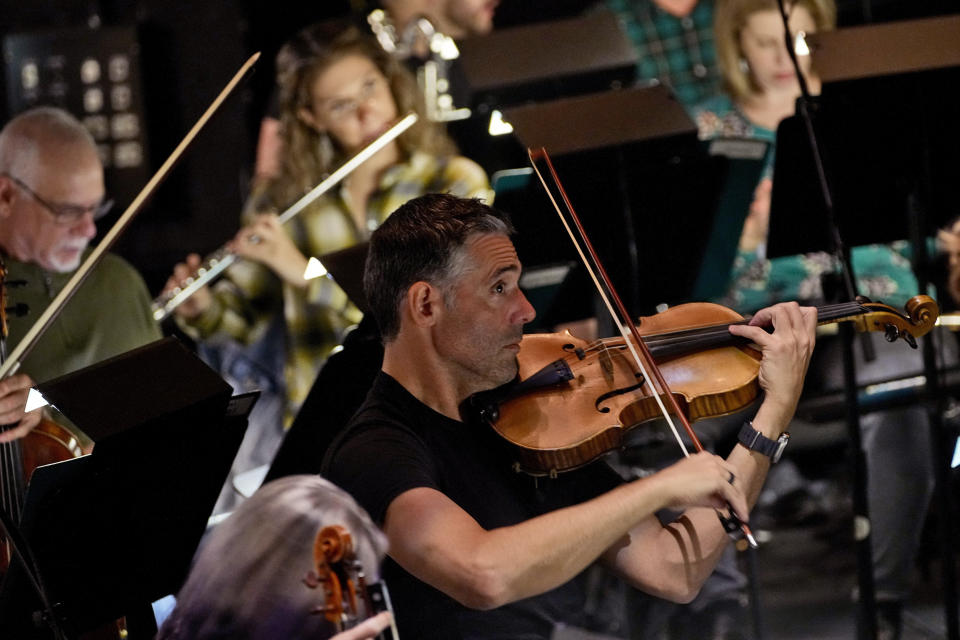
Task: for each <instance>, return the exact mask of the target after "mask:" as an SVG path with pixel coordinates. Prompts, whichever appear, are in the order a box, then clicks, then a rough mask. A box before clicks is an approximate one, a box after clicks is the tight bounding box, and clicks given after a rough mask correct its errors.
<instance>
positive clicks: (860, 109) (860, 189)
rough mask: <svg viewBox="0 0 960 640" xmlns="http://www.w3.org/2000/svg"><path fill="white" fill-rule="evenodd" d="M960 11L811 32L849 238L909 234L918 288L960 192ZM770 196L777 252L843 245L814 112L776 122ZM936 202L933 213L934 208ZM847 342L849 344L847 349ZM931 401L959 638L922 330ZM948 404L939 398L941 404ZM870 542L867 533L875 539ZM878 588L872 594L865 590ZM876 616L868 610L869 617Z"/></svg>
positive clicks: (851, 398) (940, 435)
mask: <svg viewBox="0 0 960 640" xmlns="http://www.w3.org/2000/svg"><path fill="white" fill-rule="evenodd" d="M958 31H960V16H948V17H944V18H932V19H924V20H915V21H909V22H901V23H891V24H882V25H872V26H865V27H856V28H852V29H841V30H839V31H836V32H831V33H823V34H817V35H816V36H811V41H810V46H811V50H812V54H813V56H814V58H813V63H814V65H815V67H816V68H817V69H818V70H820V72H821V74H822V79H823V80H824V86H823V92H822V95H821V96H820V98H819V99H818V100H817V101H816V102H815V103H814V104H813V105H812V107H811V109H810V111H811V112H812V114H813V116H812V118H811V120H812V123H813V129H814V130H815V131H816V133H817V139H818V144H819V146H820V149H821V156H822V158H823V168H824V172H825V174H826V176H827V177H828V179H829V184H830V186H831V195H832V197H833V202H834V211H835V212H836V220H837V226H838V231H839V234H840V237H841V238H842V239H843V242H844V244H845V245H846V246H848V247H849V246H853V245H862V244H869V243H874V242H890V241H893V240H900V239H905V238H909V239H910V240H911V241H912V243H913V250H914V271H915V273H916V275H917V280H918V284H919V289H920V291H919V292H923V291H925V290H926V285H927V283H928V282H929V281H930V279H931V278H930V277H929V275H928V273H927V272H928V269H929V267H928V260H927V248H926V247H927V245H926V238H927V237H929V236H930V235H931V234H932V233H933V231H934V230H935V229H936V228H938V227H940V226H942V225H943V224H944V223H945V222H946V219H944V218H943V214H944V213H946V212H951V211H952V210H953V203H955V202H956V199H957V197H958V195H960V187H958V183H957V181H956V175H957V173H958V171H960V151H958V149H957V145H956V141H957V140H958V139H960V125H958V124H957V122H956V116H955V113H954V111H955V108H954V104H955V97H954V94H955V86H956V84H957V82H958V80H960V69H958V68H957V67H958V66H960V43H958V40H957V38H956V34H957V33H958ZM777 147H778V148H777V158H776V171H775V173H776V175H777V179H776V180H775V181H774V187H773V196H772V202H771V217H770V240H769V243H768V255H769V256H771V257H775V256H783V255H793V254H796V253H803V252H807V251H816V250H828V251H833V250H834V243H833V241H832V240H831V238H832V232H831V231H830V229H831V227H832V222H831V221H830V220H829V219H828V218H829V215H828V210H827V208H826V207H825V205H824V201H823V198H822V195H820V194H821V193H822V189H821V186H820V181H819V178H818V176H817V173H816V170H815V167H816V165H815V164H814V156H813V154H812V152H811V150H810V149H811V147H810V140H809V135H808V133H807V130H806V122H804V121H803V120H801V119H800V118H799V117H793V118H788V119H787V120H784V121H783V122H782V123H781V125H780V127H779V129H778V132H777ZM927 211H930V212H938V214H937V215H933V216H929V215H926V212H927ZM845 348H846V349H847V350H848V352H849V348H848V347H845ZM923 348H924V364H925V367H924V368H925V373H926V378H927V381H928V388H927V398H926V404H927V410H928V415H929V418H930V424H931V430H932V432H933V440H934V443H935V445H934V458H935V460H934V469H935V472H936V474H937V485H938V492H939V494H940V499H939V500H938V501H937V502H938V504H939V507H940V514H939V515H940V521H941V540H942V545H941V548H942V555H943V558H942V563H943V582H944V609H945V613H946V621H947V625H946V626H947V629H948V635H949V637H950V638H952V639H956V638H958V637H960V628H958V622H957V592H956V577H955V575H954V571H955V570H954V566H953V563H954V560H953V558H954V552H953V548H952V540H953V536H954V534H953V524H952V520H953V518H952V514H951V509H950V504H949V499H948V496H947V487H948V486H949V471H948V470H949V443H946V442H945V432H944V428H943V423H942V417H941V416H942V408H943V407H942V394H940V393H939V391H938V387H939V381H938V374H937V368H936V364H935V357H934V353H933V346H932V342H931V341H930V340H923ZM849 379H850V380H851V381H850V382H848V387H849V388H848V389H847V394H848V395H847V406H848V422H849V424H850V426H851V428H850V437H851V446H852V448H853V449H854V451H853V455H854V456H857V457H858V459H857V460H855V464H854V468H855V469H857V470H858V471H857V472H856V473H855V476H856V480H855V495H854V501H855V510H856V512H857V513H858V514H865V513H866V511H865V510H862V509H861V507H862V508H863V509H865V504H866V503H865V489H864V487H863V486H862V485H863V472H862V468H863V466H862V465H863V461H862V457H861V456H860V452H859V428H858V426H854V425H858V424H859V421H858V418H857V416H856V406H857V403H856V385H855V383H853V382H852V373H851V376H850V377H849ZM934 405H938V406H934ZM865 540H866V541H867V542H869V539H868V538H867V539H865ZM863 546H864V545H860V544H858V564H859V566H860V584H861V598H862V601H861V607H862V611H861V623H862V624H863V625H864V626H862V627H861V631H862V632H863V631H864V630H869V629H871V628H872V617H873V611H868V610H869V609H871V608H872V603H873V593H872V586H873V583H872V562H871V558H870V553H869V548H867V549H864V548H862V547H863ZM867 587H869V593H867ZM868 617H869V620H866V618H868Z"/></svg>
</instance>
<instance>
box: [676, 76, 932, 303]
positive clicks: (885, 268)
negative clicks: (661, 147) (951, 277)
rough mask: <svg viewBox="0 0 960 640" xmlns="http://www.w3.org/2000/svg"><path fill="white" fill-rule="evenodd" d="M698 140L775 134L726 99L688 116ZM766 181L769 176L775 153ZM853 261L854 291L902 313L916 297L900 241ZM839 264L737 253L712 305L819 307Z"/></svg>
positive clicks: (759, 251)
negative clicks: (824, 279) (824, 280)
mask: <svg viewBox="0 0 960 640" xmlns="http://www.w3.org/2000/svg"><path fill="white" fill-rule="evenodd" d="M691 115H692V117H693V119H694V121H695V122H696V123H697V128H698V129H699V135H700V138H701V139H704V140H708V139H711V138H720V137H723V138H749V139H754V140H764V141H766V142H769V143H771V144H774V143H776V132H774V131H771V130H770V129H765V128H763V127H758V126H757V125H755V124H753V123H752V122H750V121H749V120H748V119H747V117H746V116H745V115H744V114H743V113H742V112H741V111H740V110H739V109H738V108H737V106H736V105H735V104H734V103H733V101H732V100H731V99H730V98H729V97H728V96H726V95H718V96H715V97H713V98H709V99H708V100H705V101H704V102H701V103H700V104H699V105H697V107H695V108H694V109H693V110H692V113H691ZM769 158H770V159H769V163H768V165H767V168H766V169H765V171H764V176H765V177H769V176H772V175H773V154H772V153H771V154H770V155H769ZM851 261H852V263H853V272H854V275H855V279H856V284H857V290H858V291H859V293H860V294H861V295H865V296H867V297H869V298H871V299H872V300H875V301H881V302H884V303H886V304H889V305H891V306H894V307H897V308H901V307H902V306H903V305H904V304H905V303H906V301H907V300H908V299H909V298H910V297H912V296H915V295H917V294H918V293H920V291H919V290H918V287H917V280H916V278H915V277H914V275H913V270H912V269H911V266H910V245H909V243H908V242H907V241H905V240H901V241H897V242H894V243H891V244H874V245H866V246H862V247H854V248H853V250H852V251H851ZM838 270H839V264H838V262H837V260H836V259H835V258H834V256H832V255H830V254H827V253H819V252H818V253H807V254H803V255H795V256H784V257H780V258H773V259H771V260H768V259H767V257H766V245H765V243H761V244H760V245H759V246H758V247H757V248H756V250H754V251H744V250H742V249H738V251H737V256H736V258H735V260H734V263H733V269H732V271H731V274H730V286H729V288H728V290H727V292H726V293H725V294H724V295H722V296H720V297H719V298H718V299H717V300H715V302H718V303H720V304H723V305H726V306H728V307H731V308H733V309H735V310H737V311H738V312H740V313H743V314H747V313H753V312H754V311H757V310H758V309H762V308H763V307H766V306H769V305H771V304H774V303H777V302H783V301H787V300H797V301H799V302H805V303H809V304H820V303H822V302H823V289H822V286H821V276H822V275H823V274H825V273H836V272H838Z"/></svg>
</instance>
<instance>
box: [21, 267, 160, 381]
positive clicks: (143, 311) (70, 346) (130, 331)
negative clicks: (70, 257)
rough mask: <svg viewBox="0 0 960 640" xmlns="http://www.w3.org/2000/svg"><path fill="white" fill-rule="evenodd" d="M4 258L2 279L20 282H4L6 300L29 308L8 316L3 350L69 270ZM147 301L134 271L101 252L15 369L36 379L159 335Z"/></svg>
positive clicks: (47, 301)
mask: <svg viewBox="0 0 960 640" xmlns="http://www.w3.org/2000/svg"><path fill="white" fill-rule="evenodd" d="M89 252H90V250H87V252H86V253H85V254H84V259H86V257H87V255H88V254H89ZM4 262H5V263H6V267H7V270H8V273H7V281H8V282H14V281H17V280H22V281H25V283H26V284H25V285H24V286H18V287H8V289H7V298H8V302H7V304H8V306H11V305H17V304H21V303H22V304H26V305H27V307H28V309H29V311H28V313H27V314H26V315H25V316H22V317H9V318H8V326H9V329H10V335H9V336H8V338H7V353H8V354H9V353H12V351H13V349H14V348H15V347H16V346H17V344H18V343H19V342H20V340H21V339H22V338H23V336H24V335H26V333H27V332H28V331H29V330H30V328H31V327H32V326H33V324H34V322H36V320H37V319H38V318H39V317H40V316H41V315H42V314H43V312H44V311H45V310H46V309H47V307H48V306H49V305H50V303H51V302H52V301H53V299H54V298H55V297H56V296H57V294H59V293H60V291H61V290H62V289H63V287H64V285H66V284H67V281H69V280H70V278H71V277H73V273H72V272H71V273H53V272H50V271H46V270H45V269H43V268H41V267H39V266H37V265H35V264H27V263H23V262H19V261H17V260H13V259H11V258H4ZM150 303H151V301H150V295H149V294H148V293H147V287H146V285H145V284H144V282H143V278H141V277H140V274H139V273H137V271H136V270H135V269H134V268H133V267H132V266H130V265H129V264H128V263H127V262H126V261H125V260H123V259H122V258H120V257H119V256H115V255H112V254H106V255H105V256H104V257H103V259H102V260H101V261H100V264H98V265H97V267H96V268H95V269H94V270H93V271H92V272H91V273H90V275H89V276H88V277H87V279H86V280H85V281H84V282H83V284H81V285H80V287H79V288H78V289H77V291H76V293H74V295H73V297H72V298H71V299H70V300H69V301H68V302H67V304H66V305H65V306H64V307H63V310H62V311H61V312H60V315H59V316H57V318H56V319H55V320H54V321H53V323H52V324H51V325H50V326H49V327H48V328H47V330H46V331H45V332H44V333H43V334H42V335H41V336H40V339H39V341H38V342H37V344H36V345H35V346H34V348H33V349H32V350H31V351H30V352H29V353H28V354H27V357H26V358H25V359H24V360H23V363H22V365H21V366H20V369H19V373H26V374H29V375H30V377H32V378H33V379H34V380H35V381H36V382H38V383H40V382H46V381H47V380H51V379H53V378H57V377H59V376H62V375H64V374H67V373H71V372H73V371H76V370H78V369H82V368H84V367H87V366H89V365H92V364H96V363H98V362H100V361H102V360H106V359H107V358H111V357H113V356H116V355H120V354H121V353H125V352H127V351H130V350H131V349H135V348H137V347H141V346H143V345H145V344H147V343H150V342H153V341H154V340H159V339H160V338H161V337H162V336H161V334H160V328H159V327H158V326H157V323H156V322H154V320H153V316H152V314H151V312H150Z"/></svg>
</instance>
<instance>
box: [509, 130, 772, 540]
mask: <svg viewBox="0 0 960 640" xmlns="http://www.w3.org/2000/svg"><path fill="white" fill-rule="evenodd" d="M527 154H528V155H529V157H530V164H531V165H533V170H534V171H535V172H536V174H537V177H538V178H540V182H541V184H543V188H544V189H545V190H546V192H547V197H549V198H550V202H551V203H552V204H553V207H554V209H556V211H557V215H559V216H560V221H561V222H562V223H563V227H564V228H565V229H566V230H567V233H568V234H569V236H570V240H571V241H572V242H573V245H574V248H576V250H577V253H578V254H579V255H580V259H581V261H582V262H583V265H584V267H586V269H587V272H588V274H589V275H590V279H591V280H592V281H593V284H594V286H596V288H597V292H598V293H599V294H600V297H601V299H602V300H603V302H604V304H605V305H606V307H607V311H609V313H610V317H611V318H612V319H613V321H614V323H616V325H617V328H618V330H619V331H620V334H621V335H622V336H623V339H624V342H625V343H626V345H627V348H628V349H629V350H630V354H631V355H632V356H633V359H634V361H635V362H636V364H637V367H638V368H639V369H640V373H641V375H643V377H644V380H645V381H646V382H647V383H648V384H650V385H651V388H652V390H653V395H654V398H656V401H657V405H658V406H659V407H660V412H661V413H662V414H663V417H664V419H665V420H666V421H667V424H668V425H669V426H670V430H671V431H673V435H674V437H675V438H676V439H677V443H678V444H679V445H680V449H681V451H683V455H684V456H687V457H689V455H690V452H689V451H688V450H687V447H686V445H684V443H683V440H682V439H681V438H680V432H679V431H678V430H677V427H676V425H675V424H674V422H673V419H672V418H671V415H670V411H668V410H667V407H666V406H665V405H664V403H663V399H662V396H666V398H667V402H668V404H669V405H670V409H671V410H672V412H673V415H675V416H676V417H677V419H678V420H679V421H680V424H681V425H682V426H683V428H684V430H685V431H686V433H687V435H688V436H689V437H690V441H691V442H692V443H693V446H694V448H695V449H696V450H697V451H698V452H699V451H703V444H701V443H700V439H699V438H697V435H696V433H694V431H693V427H691V426H690V421H689V420H687V416H686V415H685V414H684V413H683V411H682V410H681V409H680V405H679V404H678V403H677V399H676V398H675V397H674V395H673V393H671V391H670V387H669V385H667V382H666V380H664V378H663V375H662V374H661V373H660V369H659V368H658V367H657V365H656V363H655V362H654V359H653V356H651V355H650V351H649V350H648V349H647V345H646V344H645V343H644V341H643V339H642V338H641V337H640V332H639V331H638V330H637V326H636V324H634V322H633V319H632V318H631V317H630V314H629V312H628V311H627V308H626V306H625V305H624V304H623V300H622V299H621V298H620V296H619V295H618V294H617V290H616V289H615V288H614V286H613V282H612V281H611V280H610V277H609V276H608V275H607V271H606V269H604V267H603V263H602V262H601V261H600V258H599V256H597V253H596V251H595V250H594V248H593V243H592V242H590V238H589V236H588V235H587V232H586V230H585V229H584V228H583V225H582V224H581V222H580V217H579V216H578V215H577V212H576V211H575V210H574V208H573V205H572V204H571V202H570V199H569V198H568V197H567V193H566V191H565V190H564V188H563V185H562V184H561V183H560V178H559V176H558V175H557V172H556V170H555V169H554V168H553V162H552V161H551V160H550V156H549V155H548V154H547V150H546V149H544V148H542V147H541V148H540V149H527ZM541 165H542V166H541ZM546 175H549V176H550V179H551V183H550V184H548V182H547V179H546ZM551 185H552V187H553V188H551ZM554 190H555V191H556V193H554ZM560 202H562V203H563V205H564V206H563V208H561V207H560V204H559V203H560ZM564 210H565V211H566V214H564ZM571 225H572V226H571ZM574 229H575V230H576V233H574ZM631 338H632V340H631ZM644 363H646V366H645V365H644ZM648 370H649V371H650V372H652V373H653V377H652V378H651V377H650V375H649V374H648V373H647V372H648ZM651 381H655V384H654V383H653V382H651ZM727 511H728V514H729V515H724V514H722V513H721V512H720V511H717V517H719V518H720V523H721V524H722V525H723V529H724V531H726V532H727V534H729V535H731V536H736V535H738V532H739V534H742V536H743V538H744V539H746V541H747V542H748V543H749V544H750V546H751V547H754V548H756V547H757V541H756V539H755V538H754V536H753V532H752V531H750V527H749V526H747V524H746V523H745V522H742V521H741V520H740V518H739V517H737V514H736V513H735V512H734V511H733V508H732V507H730V506H729V505H728V507H727Z"/></svg>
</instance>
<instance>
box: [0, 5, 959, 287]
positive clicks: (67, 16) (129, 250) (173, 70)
mask: <svg viewBox="0 0 960 640" xmlns="http://www.w3.org/2000/svg"><path fill="white" fill-rule="evenodd" d="M358 4H362V3H358V2H357V0H354V6H353V7H352V6H351V2H350V1H349V0H322V1H320V2H309V3H304V2H294V1H292V0H273V1H269V2H268V1H265V0H190V1H189V2H188V1H186V0H102V1H96V0H89V1H80V0H74V1H69V0H32V1H31V2H12V1H11V0H4V1H3V2H2V3H0V37H5V36H7V35H8V34H15V33H16V34H22V33H32V32H41V31H42V32H47V31H49V30H57V29H71V30H76V29H91V30H96V29H99V28H104V27H114V26H121V27H130V28H133V29H134V30H135V33H136V38H137V43H138V45H139V64H140V83H141V87H142V93H143V101H142V102H143V105H144V106H143V113H142V114H141V116H142V118H143V122H144V129H145V135H146V141H147V150H148V153H149V156H148V157H149V160H148V162H147V163H146V166H145V167H144V169H143V175H141V176H138V177H136V178H133V179H129V180H128V182H130V183H131V184H119V182H120V179H119V178H113V177H112V176H111V174H110V173H108V185H107V187H108V191H110V192H111V193H113V194H116V195H118V196H120V197H118V202H117V205H118V206H117V209H116V210H115V213H114V214H113V215H112V216H111V217H108V218H107V219H106V220H104V222H103V223H101V233H103V232H104V230H105V229H108V228H109V226H108V225H109V224H111V223H112V222H113V221H115V220H116V217H117V216H118V215H119V213H120V212H122V210H123V208H125V206H126V205H127V204H129V201H130V199H131V198H132V196H129V195H127V194H130V193H136V191H138V190H139V188H140V187H141V186H142V184H145V182H146V180H147V179H148V178H149V176H150V175H151V174H152V173H153V171H155V170H156V169H157V168H159V166H160V165H161V164H162V162H163V160H164V159H165V158H166V157H167V156H168V155H169V153H170V152H171V151H172V150H173V148H174V147H175V146H176V144H177V143H178V142H179V141H180V139H181V138H182V137H183V135H184V134H185V133H186V131H187V130H188V129H189V128H190V126H192V124H193V123H194V121H195V120H196V119H197V118H198V117H199V116H200V114H202V113H203V111H204V109H206V107H207V105H208V104H209V103H210V101H211V100H212V99H213V98H214V97H215V96H216V95H217V94H218V93H219V92H220V90H221V89H222V87H223V86H224V85H225V84H226V82H227V81H228V80H229V78H230V77H231V76H232V75H233V73H234V72H235V71H236V70H237V69H238V68H239V66H240V65H241V63H242V62H243V60H245V59H246V57H247V56H249V55H250V54H251V53H252V52H254V51H261V52H262V53H263V56H262V58H261V61H260V64H259V65H258V68H257V69H256V71H255V73H254V75H253V77H252V78H250V79H249V80H248V81H247V83H246V84H245V85H244V86H243V87H242V88H241V89H240V90H239V91H238V92H237V93H236V94H235V95H234V96H232V97H231V99H230V100H229V101H228V102H227V104H226V105H225V106H224V108H223V109H222V110H221V112H220V113H218V114H217V115H216V117H215V118H214V119H213V120H212V121H211V122H210V123H209V125H208V127H207V128H206V129H205V130H204V132H203V133H202V134H201V135H200V137H199V138H198V139H197V140H196V142H195V144H194V145H193V147H192V148H191V149H189V151H188V152H187V154H186V156H185V157H184V159H183V160H182V162H181V164H180V165H179V166H178V167H177V168H176V169H175V170H174V172H173V173H172V175H171V176H170V178H169V179H168V180H167V182H166V183H165V184H164V185H163V186H162V187H161V188H160V189H159V191H158V192H157V194H156V195H155V196H154V197H153V199H152V200H151V201H150V203H149V204H148V205H147V207H146V208H145V210H144V211H143V212H142V213H141V214H140V215H139V216H138V218H137V220H136V221H135V222H134V223H133V225H132V227H131V228H130V229H129V230H128V231H127V232H126V233H125V234H124V236H123V237H122V238H121V240H120V241H119V243H118V244H117V246H116V247H115V251H117V252H118V253H120V254H121V255H123V256H125V257H126V258H127V259H128V260H130V261H131V262H132V263H133V264H134V265H135V266H137V267H138V268H139V269H140V270H141V272H142V273H143V274H144V276H145V278H146V279H147V282H148V285H149V287H150V289H151V292H154V293H155V292H157V291H158V290H159V288H160V287H161V286H162V284H163V282H164V280H165V279H166V277H167V275H168V274H169V272H170V270H171V267H172V265H173V264H174V263H175V262H177V261H178V260H180V259H182V257H183V256H184V255H186V253H188V252H191V251H196V252H199V253H201V254H204V253H207V252H209V251H211V250H213V249H215V248H217V247H219V246H220V245H221V244H223V243H224V242H225V241H226V240H227V239H228V238H229V237H230V236H231V235H232V234H233V232H234V231H235V230H236V228H237V224H238V222H237V221H238V217H239V213H240V209H241V206H242V203H243V200H244V198H245V194H246V192H247V187H248V184H249V179H250V174H251V168H252V166H253V158H254V149H255V144H256V136H257V129H258V126H259V121H260V119H261V117H262V115H263V112H264V110H265V108H266V104H267V101H268V98H269V94H270V90H271V86H272V83H273V57H274V56H275V54H276V51H277V49H278V48H279V47H280V45H281V44H282V42H283V41H284V40H285V39H286V38H287V37H288V36H289V35H291V34H292V33H294V32H295V31H296V30H298V29H299V28H301V27H303V26H305V25H307V24H309V23H311V22H314V21H317V20H322V19H326V18H331V17H337V16H345V15H348V14H349V13H350V12H351V10H352V9H354V8H356V6H357V5H358ZM590 4H592V3H591V2H589V1H586V0H536V1H533V0H503V2H502V3H501V5H500V7H499V8H498V11H497V16H496V25H497V27H498V28H503V27H509V26H512V25H518V24H523V23H528V22H533V21H539V20H549V19H557V18H562V17H568V16H572V15H576V14H578V13H580V12H582V11H584V10H585V9H586V8H588V7H589V6H590ZM957 10H960V6H958V3H957V2H956V1H955V0H954V1H948V0H930V1H927V2H922V3H921V2H915V1H914V0H871V1H869V2H868V1H865V0H857V1H850V0H845V1H844V0H841V2H840V3H839V14H840V24H841V26H845V25H853V24H861V23H864V22H870V21H886V20H893V19H902V18H908V17H917V16H921V15H933V14H940V13H949V12H953V11H957ZM550 44H551V43H546V44H545V46H550ZM558 55H562V48H558ZM3 71H4V73H6V72H7V69H6V65H4V69H3ZM6 81H7V79H6V77H5V78H4V85H5V86H6ZM6 95H7V94H6V91H4V92H3V103H2V104H0V116H2V119H3V120H4V121H6V120H7V119H8V118H9V117H10V116H11V115H13V113H11V111H12V109H11V108H10V105H9V104H8V100H7V98H6ZM464 152H465V154H466V155H470V150H469V149H464Z"/></svg>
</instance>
